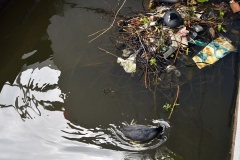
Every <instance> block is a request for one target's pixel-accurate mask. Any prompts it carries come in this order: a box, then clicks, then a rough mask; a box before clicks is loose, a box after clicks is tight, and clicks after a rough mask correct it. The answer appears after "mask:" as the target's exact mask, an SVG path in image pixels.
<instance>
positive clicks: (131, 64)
mask: <svg viewBox="0 0 240 160" xmlns="http://www.w3.org/2000/svg"><path fill="white" fill-rule="evenodd" d="M117 63H120V66H123V69H124V70H125V72H127V73H134V72H136V67H137V65H136V55H134V54H133V55H131V56H130V57H128V58H127V59H122V58H121V57H118V58H117Z"/></svg>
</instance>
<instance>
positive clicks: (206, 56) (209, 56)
mask: <svg viewBox="0 0 240 160" xmlns="http://www.w3.org/2000/svg"><path fill="white" fill-rule="evenodd" d="M234 49H235V47H234V46H233V45H232V44H231V43H230V42H229V40H228V39H226V38H224V37H222V36H221V37H218V38H216V39H215V40H214V41H212V42H210V43H209V44H208V45H207V46H205V47H204V48H203V49H202V50H201V51H200V52H198V54H197V55H195V56H194V57H193V58H192V59H193V61H194V62H195V63H196V65H197V66H198V68H199V69H202V68H204V67H206V66H209V65H211V64H213V63H215V62H217V61H218V60H219V59H220V58H223V57H224V56H226V55H227V54H228V53H230V52H231V51H233V50H234Z"/></svg>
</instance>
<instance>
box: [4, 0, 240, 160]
mask: <svg viewBox="0 0 240 160" xmlns="http://www.w3.org/2000/svg"><path fill="white" fill-rule="evenodd" d="M105 2H106V3H107V4H108V5H109V6H112V9H116V6H117V5H118V1H117V0H114V1H113V0H106V1H105ZM106 3H104V1H99V0H92V1H83V0H66V1H62V0H52V1H48V0H35V1H34V0H32V1H31V0H27V1H24V2H23V1H17V0H12V1H11V2H10V3H9V5H8V6H7V7H6V8H5V9H4V10H3V11H1V13H0V22H1V25H0V35H1V36H0V53H1V59H0V77H1V78H0V91H1V93H0V106H1V109H0V131H1V132H0V144H1V145H0V159H8V160H12V159H13V160H15V159H16V160H28V159H29V160H32V159H39V160H42V159H51V160H52V159H56V160H59V159H71V160H74V159H77V160H123V159H125V160H128V159H129V160H130V159H131V160H138V159H144V160H145V159H146V160H155V159H174V160H178V159H186V160H226V159H229V156H230V153H229V152H230V148H231V134H232V127H231V121H232V119H231V118H232V117H231V114H232V110H233V106H234V102H233V101H234V96H235V94H234V93H235V89H234V88H235V85H236V84H235V77H236V74H235V73H236V72H235V68H236V58H237V56H236V53H231V54H229V55H227V56H226V57H224V58H223V59H221V60H219V61H218V62H217V63H216V64H214V65H212V66H211V67H207V68H205V69H202V70H199V69H198V68H197V67H189V68H184V69H183V70H184V71H183V72H185V73H186V78H185V79H184V82H185V83H182V85H180V94H179V102H178V103H179V104H180V105H179V106H177V107H176V109H175V110H174V112H173V115H172V117H171V119H170V120H169V124H170V125H171V128H170V130H169V131H168V132H167V133H166V134H165V137H164V138H162V139H156V140H154V141H153V142H151V143H148V144H144V145H141V146H140V145H132V144H131V143H130V142H129V141H127V140H125V139H123V138H122V136H121V134H119V132H118V131H119V129H120V128H121V127H122V126H123V123H125V122H127V123H130V122H131V121H132V120H133V119H134V120H135V121H137V123H139V124H145V125H148V124H151V125H154V122H155V121H157V120H163V119H164V120H166V119H167V118H168V116H169V112H167V111H166V110H164V109H163V105H164V104H166V103H171V102H172V101H171V97H172V96H173V95H175V93H176V91H177V89H176V88H175V87H173V88H172V89H169V88H166V87H164V86H161V85H159V86H158V88H156V90H154V89H152V90H149V89H147V88H145V86H144V83H143V82H142V80H140V81H139V76H137V75H131V74H128V73H125V72H124V70H123V69H122V67H120V66H119V64H117V63H116V57H114V56H111V55H109V54H106V53H105V52H102V51H101V50H99V49H98V47H101V48H104V49H106V50H108V51H110V52H112V53H115V54H118V55H120V51H118V50H116V48H115V47H114V46H113V44H112V43H111V41H110V39H109V37H111V36H113V35H114V32H115V30H114V29H113V30H110V31H109V32H107V33H105V34H104V35H102V36H101V37H99V38H98V39H96V40H95V41H93V42H91V43H89V41H90V40H91V39H92V38H94V36H92V37H89V35H91V34H93V33H95V32H96V31H99V30H102V29H104V28H107V27H108V26H109V25H110V24H111V23H112V20H113V19H112V15H111V9H110V8H109V7H108V5H106ZM121 3H122V2H121ZM131 9H132V10H135V11H136V10H142V3H141V1H139V0H127V2H126V4H125V5H124V7H123V10H122V12H121V14H128V13H130V10H131ZM152 88H154V87H152ZM103 89H107V90H112V91H114V92H111V93H109V94H105V93H104V92H103ZM155 125H156V124H155Z"/></svg>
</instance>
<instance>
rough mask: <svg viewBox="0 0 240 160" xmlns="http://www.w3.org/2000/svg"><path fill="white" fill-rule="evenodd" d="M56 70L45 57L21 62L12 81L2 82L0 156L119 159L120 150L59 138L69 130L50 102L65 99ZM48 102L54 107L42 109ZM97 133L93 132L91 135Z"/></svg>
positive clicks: (61, 115) (120, 155)
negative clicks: (30, 61)
mask: <svg viewBox="0 0 240 160" xmlns="http://www.w3.org/2000/svg"><path fill="white" fill-rule="evenodd" d="M60 74H61V71H60V70H58V68H57V67H56V66H55V65H54V64H53V62H52V60H50V59H47V60H45V61H43V62H41V63H35V64H33V65H30V66H23V67H22V71H21V72H20V73H19V74H18V75H17V77H16V79H15V81H14V82H13V84H10V83H9V82H6V84H5V85H4V86H3V88H2V90H1V93H0V106H1V107H3V108H2V109H0V120H1V122H4V123H1V124H0V130H1V132H0V143H1V144H2V145H0V159H18V160H19V159H24V160H25V159H38V157H39V159H69V158H70V159H89V160H94V159H104V160H105V159H106V160H107V159H115V158H117V159H123V158H124V154H123V152H116V151H110V150H103V149H100V147H98V146H96V145H89V144H84V143H81V142H76V141H70V140H68V139H66V138H63V137H69V133H67V132H63V130H66V131H69V130H68V129H67V128H69V126H68V124H69V122H68V121H67V120H66V119H65V118H64V116H63V112H60V111H56V110H57V109H56V108H54V105H53V104H52V103H55V102H58V103H62V104H63V103H64V100H65V94H64V93H62V91H61V89H60V88H59V86H58V81H59V77H60ZM49 106H50V107H53V109H52V110H55V111H54V112H52V111H49V110H46V108H49ZM19 115H20V116H21V117H19ZM21 119H22V120H24V121H25V123H24V122H23V121H21ZM85 130H86V129H85ZM71 131H73V130H71ZM86 131H87V130H86ZM89 133H93V132H92V131H89V132H86V135H88V134H89ZM98 134H99V133H98V132H96V133H95V134H93V137H94V135H98ZM101 134H102V133H101ZM9 153H13V154H9ZM113 157H114V158H113Z"/></svg>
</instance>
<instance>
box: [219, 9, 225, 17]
mask: <svg viewBox="0 0 240 160" xmlns="http://www.w3.org/2000/svg"><path fill="white" fill-rule="evenodd" d="M223 16H224V12H223V11H221V10H220V11H219V17H220V18H223Z"/></svg>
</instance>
